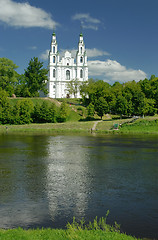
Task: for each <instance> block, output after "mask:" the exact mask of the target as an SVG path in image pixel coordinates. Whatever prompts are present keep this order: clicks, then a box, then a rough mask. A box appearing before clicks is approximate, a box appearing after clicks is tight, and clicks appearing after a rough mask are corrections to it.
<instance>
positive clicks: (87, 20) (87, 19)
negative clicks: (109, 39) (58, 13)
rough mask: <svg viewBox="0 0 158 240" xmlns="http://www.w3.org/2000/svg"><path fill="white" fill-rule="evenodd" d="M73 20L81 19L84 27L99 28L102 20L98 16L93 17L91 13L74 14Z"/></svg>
mask: <svg viewBox="0 0 158 240" xmlns="http://www.w3.org/2000/svg"><path fill="white" fill-rule="evenodd" d="M72 20H79V21H80V22H81V24H82V27H83V28H87V29H92V30H98V25H99V24H101V21H100V20H99V19H97V18H93V17H91V16H90V15H89V13H77V14H75V15H74V16H72Z"/></svg>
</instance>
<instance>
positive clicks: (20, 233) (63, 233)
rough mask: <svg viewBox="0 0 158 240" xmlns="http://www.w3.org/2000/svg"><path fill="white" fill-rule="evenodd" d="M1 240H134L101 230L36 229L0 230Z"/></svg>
mask: <svg viewBox="0 0 158 240" xmlns="http://www.w3.org/2000/svg"><path fill="white" fill-rule="evenodd" d="M0 239H1V240H15V239H16V240H22V239H25V240H45V239H47V240H69V239H70V240H72V239H73V240H75V239H78V240H99V239H102V240H136V239H137V238H134V237H132V236H127V235H126V234H122V233H117V232H104V231H102V230H82V229H80V230H78V229H77V230H76V229H69V230H62V229H37V230H23V229H21V228H18V229H12V230H0Z"/></svg>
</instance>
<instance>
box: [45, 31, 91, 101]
mask: <svg viewBox="0 0 158 240" xmlns="http://www.w3.org/2000/svg"><path fill="white" fill-rule="evenodd" d="M48 61H49V63H48V64H49V65H48V69H49V73H48V86H47V87H48V97H50V98H66V97H71V98H73V97H77V98H80V97H81V96H80V92H79V90H78V91H77V93H76V94H75V96H74V95H73V94H70V92H69V91H68V83H69V82H72V81H77V83H78V85H79V84H80V83H82V82H84V81H87V80H88V66H87V54H86V49H85V44H84V41H83V34H80V36H79V42H78V50H77V52H76V59H74V58H73V57H72V56H71V52H69V51H66V52H65V54H64V56H63V57H61V59H60V56H59V52H58V45H57V39H56V34H55V33H53V34H52V41H51V49H50V52H49V60H48Z"/></svg>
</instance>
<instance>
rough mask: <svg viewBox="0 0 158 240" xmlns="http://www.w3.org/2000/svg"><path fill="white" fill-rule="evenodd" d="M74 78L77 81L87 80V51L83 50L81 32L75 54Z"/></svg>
mask: <svg viewBox="0 0 158 240" xmlns="http://www.w3.org/2000/svg"><path fill="white" fill-rule="evenodd" d="M76 67H77V71H76V73H77V74H76V78H77V79H78V80H79V81H81V82H82V81H87V80H88V67H87V53H86V50H85V44H84V41H83V34H82V33H80V36H79V43H78V51H77V54H76Z"/></svg>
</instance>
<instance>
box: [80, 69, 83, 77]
mask: <svg viewBox="0 0 158 240" xmlns="http://www.w3.org/2000/svg"><path fill="white" fill-rule="evenodd" d="M80 78H83V70H82V69H81V70H80Z"/></svg>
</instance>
